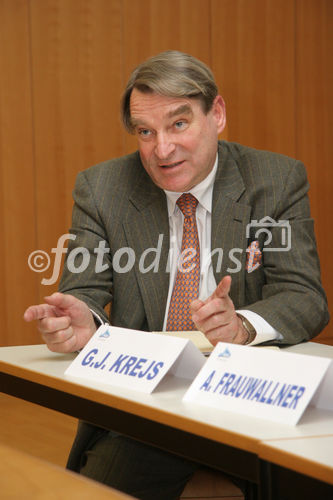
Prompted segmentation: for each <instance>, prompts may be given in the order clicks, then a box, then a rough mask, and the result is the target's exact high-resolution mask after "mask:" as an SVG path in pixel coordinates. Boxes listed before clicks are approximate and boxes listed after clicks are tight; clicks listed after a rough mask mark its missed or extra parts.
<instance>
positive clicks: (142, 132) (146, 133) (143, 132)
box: [138, 128, 151, 137]
mask: <svg viewBox="0 0 333 500" xmlns="http://www.w3.org/2000/svg"><path fill="white" fill-rule="evenodd" d="M138 134H139V135H141V137H149V135H150V134H151V131H150V130H148V129H146V128H144V129H141V130H139V131H138Z"/></svg>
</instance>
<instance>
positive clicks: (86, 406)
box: [0, 343, 333, 500]
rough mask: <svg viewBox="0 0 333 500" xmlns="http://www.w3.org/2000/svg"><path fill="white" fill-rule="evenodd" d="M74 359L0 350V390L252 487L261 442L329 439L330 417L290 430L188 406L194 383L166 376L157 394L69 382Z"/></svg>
mask: <svg viewBox="0 0 333 500" xmlns="http://www.w3.org/2000/svg"><path fill="white" fill-rule="evenodd" d="M288 350H290V351H292V352H301V353H304V354H315V355H317V356H324V357H330V358H333V347H331V346H323V345H320V344H315V343H309V344H302V345H298V346H293V347H291V348H288ZM74 356H75V355H74V354H67V355H63V354H56V353H51V352H50V351H48V349H47V348H46V346H44V345H37V346H17V347H2V348H0V389H1V390H2V391H3V392H6V393H7V394H11V395H13V396H16V397H20V398H22V399H25V400H28V401H31V402H33V403H37V404H41V405H43V406H46V407H48V408H51V409H54V410H58V411H61V412H63V413H66V414H69V415H71V416H73V417H77V418H84V420H86V421H88V422H90V423H92V424H95V425H99V426H101V427H105V428H112V429H113V430H115V431H118V432H121V433H124V434H126V435H128V436H130V437H133V438H135V439H139V440H142V441H144V442H146V443H149V444H152V445H156V446H158V447H160V448H162V449H165V450H168V451H171V452H174V453H177V454H180V455H182V456H185V457H187V458H190V459H192V460H197V461H198V462H201V463H203V464H206V465H209V466H211V467H214V468H216V469H219V470H223V471H224V472H227V473H230V474H233V475H236V476H239V477H241V478H243V479H247V480H249V481H251V482H252V483H255V484H259V483H260V481H261V480H262V475H261V473H260V471H261V469H260V467H261V463H262V462H261V459H260V458H259V446H260V443H261V442H263V441H267V440H277V439H282V438H283V439H288V438H289V439H294V438H306V437H310V436H324V435H327V434H330V433H331V432H332V427H333V413H332V412H331V411H328V410H320V409H318V408H313V407H310V408H308V409H307V411H306V413H305V415H304V416H303V417H302V419H301V421H300V423H299V425H297V426H296V427H293V426H288V425H282V424H277V423H272V422H268V421H265V420H260V419H257V418H250V417H244V416H243V415H238V414H235V413H229V412H226V411H211V410H210V409H207V408H204V407H201V406H199V405H196V404H193V403H188V402H187V403H185V402H183V401H182V396H183V395H184V393H185V392H186V390H187V388H188V386H189V384H190V381H188V380H182V379H176V378H174V377H166V378H165V379H164V380H163V381H162V382H161V383H160V385H159V386H158V388H157V389H156V390H155V391H154V393H153V394H141V393H137V392H134V391H130V390H125V389H124V388H116V387H110V386H106V385H105V386H102V384H98V383H96V382H87V381H84V383H83V382H78V380H77V379H74V378H70V377H68V376H66V377H65V376H64V371H65V369H66V368H67V366H68V365H69V364H70V362H71V361H72V360H73V359H74ZM265 500H267V499H266V498H265Z"/></svg>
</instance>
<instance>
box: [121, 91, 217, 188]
mask: <svg viewBox="0 0 333 500" xmlns="http://www.w3.org/2000/svg"><path fill="white" fill-rule="evenodd" d="M130 113H131V120H132V124H133V127H134V131H135V133H136V136H137V138H138V147H139V152H140V157H141V161H142V163H143V166H144V168H145V170H146V171H147V173H148V175H149V176H150V177H151V179H152V180H153V182H154V183H155V184H156V185H157V186H159V187H160V188H162V189H166V190H168V191H176V192H181V193H183V192H186V191H189V190H190V189H191V188H193V187H194V186H196V185H197V184H199V182H201V181H202V180H203V179H204V178H205V177H207V175H208V174H209V172H210V171H211V170H212V168H213V166H214V162H215V159H216V152H217V139H218V134H219V133H220V132H222V130H223V128H224V126H225V112H224V103H223V99H222V98H221V97H220V96H218V97H216V98H215V100H214V104H213V106H212V109H211V110H210V111H209V112H208V113H207V114H205V113H204V112H203V110H202V106H201V103H200V102H199V101H198V100H197V99H193V98H187V97H181V98H178V97H165V96H161V95H158V94H154V93H149V94H146V93H143V92H140V91H139V90H137V89H133V91H132V94H131V100H130Z"/></svg>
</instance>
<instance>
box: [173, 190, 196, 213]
mask: <svg viewBox="0 0 333 500" xmlns="http://www.w3.org/2000/svg"><path fill="white" fill-rule="evenodd" d="M198 203H199V202H198V200H197V199H196V197H195V196H193V194H191V193H183V194H182V195H181V196H180V197H179V198H178V200H177V205H178V206H179V208H180V210H181V211H182V212H183V214H184V217H193V216H195V211H196V209H197V205H198Z"/></svg>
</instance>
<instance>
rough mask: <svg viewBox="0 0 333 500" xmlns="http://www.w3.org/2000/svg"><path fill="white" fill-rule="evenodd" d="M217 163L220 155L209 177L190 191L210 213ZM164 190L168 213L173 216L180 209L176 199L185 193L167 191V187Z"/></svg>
mask: <svg viewBox="0 0 333 500" xmlns="http://www.w3.org/2000/svg"><path fill="white" fill-rule="evenodd" d="M217 164H218V155H216V160H215V163H214V167H213V168H212V170H211V171H210V172H209V174H208V175H207V177H205V179H204V180H203V181H201V182H200V183H199V184H197V185H196V186H194V187H193V188H192V189H191V190H190V191H188V192H189V193H191V194H193V196H195V197H196V199H197V200H198V202H199V204H200V205H202V206H203V208H204V209H205V210H207V211H208V212H209V213H211V212H212V194H213V186H214V181H215V176H216V171H217ZM164 192H165V194H166V197H167V203H168V215H169V217H171V216H172V215H174V214H175V213H177V210H179V208H178V206H177V205H176V201H177V200H178V198H179V196H181V195H182V194H183V193H176V192H175V191H167V190H165V189H164Z"/></svg>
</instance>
